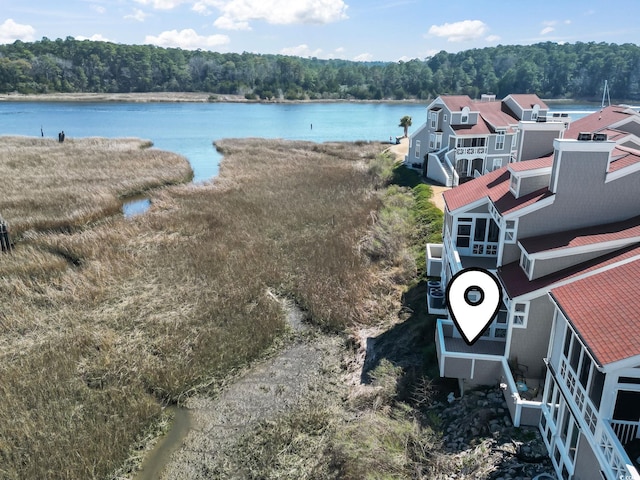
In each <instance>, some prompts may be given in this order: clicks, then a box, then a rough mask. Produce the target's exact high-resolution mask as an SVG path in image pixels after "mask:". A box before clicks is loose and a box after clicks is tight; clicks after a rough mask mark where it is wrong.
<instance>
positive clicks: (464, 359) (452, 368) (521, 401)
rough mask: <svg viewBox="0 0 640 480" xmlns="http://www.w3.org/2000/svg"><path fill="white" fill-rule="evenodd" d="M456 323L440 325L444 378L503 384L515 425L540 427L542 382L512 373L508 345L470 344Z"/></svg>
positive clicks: (497, 342) (438, 346)
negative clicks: (538, 425) (507, 353)
mask: <svg viewBox="0 0 640 480" xmlns="http://www.w3.org/2000/svg"><path fill="white" fill-rule="evenodd" d="M455 328H456V327H455V325H454V324H453V322H452V321H450V320H446V319H439V320H438V321H437V323H436V352H437V354H438V367H439V370H440V376H441V377H449V378H457V379H459V380H460V381H465V382H466V383H467V384H468V385H497V384H499V385H500V388H501V389H502V390H503V394H504V397H505V400H506V402H507V406H508V408H509V413H510V414H511V419H512V421H513V424H514V425H515V426H516V427H518V426H520V425H537V424H538V422H539V421H540V412H541V402H540V399H541V397H542V388H541V387H540V385H541V383H542V379H539V378H529V377H527V376H522V375H521V374H520V373H519V372H516V373H514V372H512V368H511V367H510V366H509V363H508V362H507V359H506V358H505V356H504V354H505V347H506V342H505V341H504V340H501V339H497V338H493V339H490V338H480V339H479V340H478V341H476V342H475V343H474V344H473V345H467V343H466V342H465V341H464V340H463V339H462V338H457V336H456V335H454V329H455Z"/></svg>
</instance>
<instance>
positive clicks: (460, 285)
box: [446, 267, 502, 345]
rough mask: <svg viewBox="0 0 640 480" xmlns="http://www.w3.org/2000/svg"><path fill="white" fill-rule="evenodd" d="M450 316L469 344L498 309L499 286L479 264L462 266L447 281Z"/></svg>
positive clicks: (479, 334)
mask: <svg viewBox="0 0 640 480" xmlns="http://www.w3.org/2000/svg"><path fill="white" fill-rule="evenodd" d="M446 295H447V305H448V306H449V312H450V313H451V319H452V320H453V323H455V325H456V327H458V330H459V331H460V333H461V334H462V338H464V341H465V342H467V345H473V344H474V343H475V342H476V340H478V338H480V337H481V336H482V332H484V330H485V329H486V328H487V326H488V325H489V324H490V323H491V321H492V320H493V317H495V316H496V314H497V313H498V311H499V310H500V300H501V298H502V287H501V286H500V283H499V282H498V279H497V278H496V277H494V276H493V275H492V274H491V273H489V272H488V271H487V270H484V269H482V268H475V267H472V268H465V269H464V270H460V271H459V272H458V273H456V274H455V275H454V276H453V278H452V279H451V280H450V281H449V284H448V285H447V292H446Z"/></svg>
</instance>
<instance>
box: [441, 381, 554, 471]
mask: <svg viewBox="0 0 640 480" xmlns="http://www.w3.org/2000/svg"><path fill="white" fill-rule="evenodd" d="M429 411H430V412H433V414H435V415H437V417H438V418H439V419H440V420H441V422H442V423H441V430H442V433H443V437H442V443H443V446H444V447H445V450H446V451H447V452H448V453H450V454H452V455H455V456H460V457H465V456H484V459H485V463H486V472H484V473H486V478H489V479H492V480H531V479H533V478H534V477H536V476H537V475H541V474H547V475H550V477H545V476H543V477H542V478H555V474H554V471H553V466H552V464H551V460H550V459H549V457H548V455H547V449H546V447H545V445H544V442H543V440H542V437H541V435H540V432H539V430H538V429H537V428H535V427H514V426H513V424H512V422H511V419H510V417H509V411H508V409H507V405H506V402H505V400H504V397H503V395H502V392H500V391H499V390H498V389H496V388H488V389H478V390H473V391H470V392H467V393H466V394H465V396H464V397H462V398H457V399H455V400H453V401H452V402H451V403H447V402H445V403H443V402H436V403H434V404H433V405H432V406H431V407H429ZM448 478H450V479H458V478H467V477H465V472H460V474H455V475H452V476H450V477H448Z"/></svg>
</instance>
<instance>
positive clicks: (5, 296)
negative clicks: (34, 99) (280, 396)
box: [0, 139, 389, 479]
mask: <svg viewBox="0 0 640 480" xmlns="http://www.w3.org/2000/svg"><path fill="white" fill-rule="evenodd" d="M15 141H16V142H17V143H18V144H19V145H20V146H19V148H18V147H16V148H14V150H13V153H12V154H11V155H8V154H6V153H5V154H4V155H8V156H6V157H4V158H5V159H10V161H11V162H13V166H12V167H10V168H11V169H13V170H12V171H18V170H19V171H20V173H19V175H17V178H16V179H14V180H13V181H14V182H15V183H14V184H13V185H14V189H15V190H16V192H18V190H19V189H20V195H22V197H21V196H20V195H18V194H17V193H16V195H14V197H13V199H12V200H10V201H6V203H4V204H3V206H0V211H2V212H3V214H4V216H5V218H7V219H9V220H10V221H11V223H12V225H13V226H14V227H15V226H16V225H18V227H17V229H18V231H20V232H23V234H22V237H21V241H20V242H18V243H17V245H16V249H15V252H14V253H13V254H12V255H11V256H10V257H9V256H4V255H3V256H2V257H0V273H1V277H0V305H1V307H0V309H1V313H0V360H1V361H0V389H1V391H2V398H3V401H2V402H0V476H1V477H4V478H83V479H85V478H105V477H109V476H110V475H113V473H112V472H115V471H118V468H119V467H121V466H122V465H123V464H125V463H126V460H127V457H128V456H129V455H130V452H131V449H132V448H133V447H135V446H136V445H138V444H139V442H140V441H141V440H140V439H141V438H142V436H143V435H144V433H145V431H148V428H149V427H150V425H152V424H153V423H154V422H156V421H159V419H160V418H161V412H162V405H164V404H167V403H176V402H180V401H181V400H182V399H184V398H185V395H190V394H192V393H193V392H197V391H203V390H209V391H215V389H216V388H218V387H219V386H220V385H221V384H222V383H223V382H224V380H225V378H227V377H228V376H229V375H230V374H231V373H232V372H234V371H236V370H238V369H240V368H242V367H243V366H244V365H246V364H247V362H249V361H251V360H252V359H255V358H257V357H259V356H260V355H261V352H264V351H265V350H266V349H268V348H269V346H270V345H272V344H273V342H274V339H276V338H278V337H279V336H281V335H282V334H283V332H285V330H286V327H285V322H284V320H283V312H282V310H281V306H280V304H279V303H278V302H275V301H274V300H273V297H272V296H270V295H268V294H267V291H268V290H269V289H270V290H272V291H275V292H277V293H278V294H280V295H284V296H287V297H290V298H293V299H295V301H296V302H297V303H298V304H299V305H300V306H301V307H302V308H304V309H305V310H306V311H307V313H308V315H309V317H310V318H311V319H312V320H313V321H315V322H317V323H318V324H319V325H321V326H323V327H324V328H327V329H330V330H342V329H344V328H345V327H346V326H348V325H351V324H353V323H355V322H361V323H362V322H373V321H376V320H377V316H378V315H381V314H383V312H381V311H380V306H379V302H377V300H376V299H377V298H379V297H380V296H381V295H384V294H385V292H386V291H387V290H388V289H389V286H388V285H387V283H386V282H387V280H386V279H385V278H384V277H383V276H380V275H378V274H377V273H376V268H375V262H376V261H375V260H372V258H370V257H369V256H368V255H365V254H364V253H363V252H362V249H361V248H359V245H360V240H361V239H362V238H363V237H364V236H365V234H366V232H367V231H368V230H369V229H370V227H371V225H372V222H373V220H372V219H373V218H374V216H372V215H371V212H373V211H376V210H377V209H378V208H379V207H380V205H381V202H382V200H381V197H380V195H379V193H378V192H376V188H377V186H378V180H377V179H376V178H375V177H374V176H373V175H372V174H371V173H369V171H368V169H367V163H368V162H369V161H370V160H371V159H372V158H375V156H376V155H377V154H378V153H379V152H380V151H381V149H382V147H381V146H380V145H377V144H367V143H362V144H358V145H354V144H342V143H335V144H322V145H318V144H313V143H305V142H283V141H276V140H256V139H253V140H251V139H249V140H233V141H224V142H221V143H219V144H218V148H219V149H221V150H222V151H223V152H224V154H225V159H224V161H223V163H222V166H221V171H220V176H219V178H218V179H217V180H216V181H215V182H214V183H213V184H209V185H198V186H194V185H188V186H174V187H170V188H169V189H166V190H164V191H162V192H159V193H156V194H155V195H154V196H153V199H152V200H153V201H152V208H151V210H150V211H149V212H148V213H146V214H145V215H142V216H139V217H135V218H133V219H130V220H125V219H123V218H121V217H118V216H113V217H110V218H108V219H102V220H101V221H99V222H94V223H92V224H91V225H90V226H86V222H87V221H92V220H93V219H95V218H99V217H100V216H101V215H104V214H105V213H106V212H107V211H108V210H110V208H106V207H104V205H106V204H107V203H108V202H105V203H104V204H102V205H103V206H102V207H101V208H102V210H100V209H98V210H96V209H95V208H93V207H90V206H89V207H87V205H92V204H93V201H94V200H95V198H103V197H104V198H108V197H113V198H117V197H118V196H119V195H124V194H128V193H131V192H133V191H134V190H137V189H141V188H146V185H149V182H148V181H147V179H145V178H142V179H140V178H137V179H132V178H133V175H134V174H133V173H130V174H129V173H128V174H123V173H122V172H118V170H119V169H123V170H126V169H127V168H129V167H128V166H127V165H128V163H130V162H132V161H134V160H133V159H139V161H144V162H148V163H149V164H153V165H157V167H158V169H159V170H163V167H162V165H163V162H166V163H168V164H169V165H173V164H174V161H175V162H176V164H178V166H177V167H176V168H177V169H178V170H177V171H178V172H183V170H182V167H181V166H180V164H181V162H182V160H181V159H179V158H178V157H174V156H173V155H168V156H165V155H166V154H163V153H161V152H156V151H153V150H149V149H144V148H143V149H141V148H140V147H142V146H143V145H140V143H139V141H125V142H124V144H123V145H119V144H118V142H117V141H107V140H105V141H99V140H95V142H96V144H95V149H96V153H95V155H92V158H93V159H97V158H99V159H103V160H101V161H99V162H97V163H98V164H100V163H102V164H105V163H109V162H111V160H109V159H110V158H111V157H112V156H115V157H118V158H120V160H118V161H113V162H115V163H113V164H111V166H110V167H109V168H108V170H105V171H100V168H101V167H100V168H98V167H95V168H96V169H97V170H95V169H94V171H93V173H92V174H91V175H90V176H91V177H93V178H94V179H96V185H97V186H96V190H95V191H91V193H90V194H88V193H87V191H85V187H83V185H86V183H87V180H88V179H87V177H86V176H80V175H79V174H78V176H72V175H70V174H69V173H68V172H69V169H70V168H71V167H69V165H71V164H73V162H80V165H81V166H84V165H85V164H86V163H90V162H88V159H87V157H84V160H83V159H82V158H75V159H74V158H67V157H68V156H71V157H74V156H76V155H75V153H74V152H76V150H75V149H76V148H80V145H79V144H78V145H76V144H75V143H74V142H69V143H67V142H65V143H64V144H63V145H59V144H57V143H51V144H41V143H40V140H39V139H32V140H28V139H24V140H22V139H19V140H15ZM83 148H85V149H86V145H85V146H84V147H83ZM103 150H104V151H103ZM34 152H35V153H34ZM122 152H124V154H123V155H122V156H120V153H122ZM138 155H141V157H139V156H138ZM52 158H55V159H56V160H55V165H57V168H48V167H47V166H50V165H54V163H53V162H54V161H53V160H52ZM65 165H66V166H65ZM45 167H46V168H45ZM4 168H7V167H4ZM75 168H76V169H78V170H82V168H79V167H77V165H76V167H75ZM105 168H106V167H105ZM128 171H130V170H128ZM110 175H114V177H113V178H111V180H109V178H110ZM129 175H131V176H132V177H131V178H130V176H129ZM40 177H42V178H40ZM154 178H156V177H154ZM168 178H169V177H168ZM171 178H174V179H175V178H176V175H174V176H173V177H171ZM105 184H108V185H106V186H105ZM27 185H30V187H29V188H27V189H26V190H24V188H26V186H27ZM34 185H38V188H32V186H34ZM56 185H64V188H59V189H57V188H56V187H55V186H56ZM74 185H75V186H74ZM103 188H104V189H106V190H103ZM42 191H47V192H50V195H51V197H50V198H58V195H59V196H60V198H61V199H64V201H62V200H61V201H60V203H56V202H48V201H43V199H42V198H41V197H43V195H42V194H41V193H40V192H42ZM28 192H31V193H30V194H29V193H28ZM78 192H80V193H78ZM96 192H97V193H96ZM47 195H49V193H48V194H47ZM21 198H23V199H24V201H25V204H23V202H22V201H21V200H20V199H21ZM27 200H28V201H27ZM47 203H54V204H56V205H54V206H53V207H51V206H50V205H47ZM54 207H55V209H54ZM85 207H86V208H87V210H86V211H85V210H84V208H85ZM60 218H63V219H64V220H63V221H61V220H60ZM56 219H57V220H56ZM69 225H73V226H74V228H71V229H65V228H62V227H65V226H69ZM75 226H82V228H75ZM49 228H50V229H51V231H47V230H48V229H49ZM27 230H28V231H27Z"/></svg>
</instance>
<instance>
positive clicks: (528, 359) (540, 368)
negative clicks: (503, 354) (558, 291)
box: [509, 294, 553, 379]
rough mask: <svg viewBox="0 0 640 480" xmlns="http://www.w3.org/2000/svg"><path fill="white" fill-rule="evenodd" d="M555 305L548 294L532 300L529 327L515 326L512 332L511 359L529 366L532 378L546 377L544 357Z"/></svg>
mask: <svg viewBox="0 0 640 480" xmlns="http://www.w3.org/2000/svg"><path fill="white" fill-rule="evenodd" d="M552 322H553V305H552V304H551V301H550V300H549V296H548V295H547V294H543V295H542V296H540V297H538V298H536V299H534V300H532V301H531V303H530V305H529V318H528V320H527V328H514V329H513V330H512V333H511V347H510V349H509V360H510V361H512V362H514V363H515V362H516V359H517V362H518V363H521V364H523V365H526V366H527V367H528V371H529V373H528V375H529V377H531V378H540V379H544V377H545V366H544V362H543V361H542V359H543V358H544V357H546V356H547V348H548V346H549V337H550V335H551V324H552Z"/></svg>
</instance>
